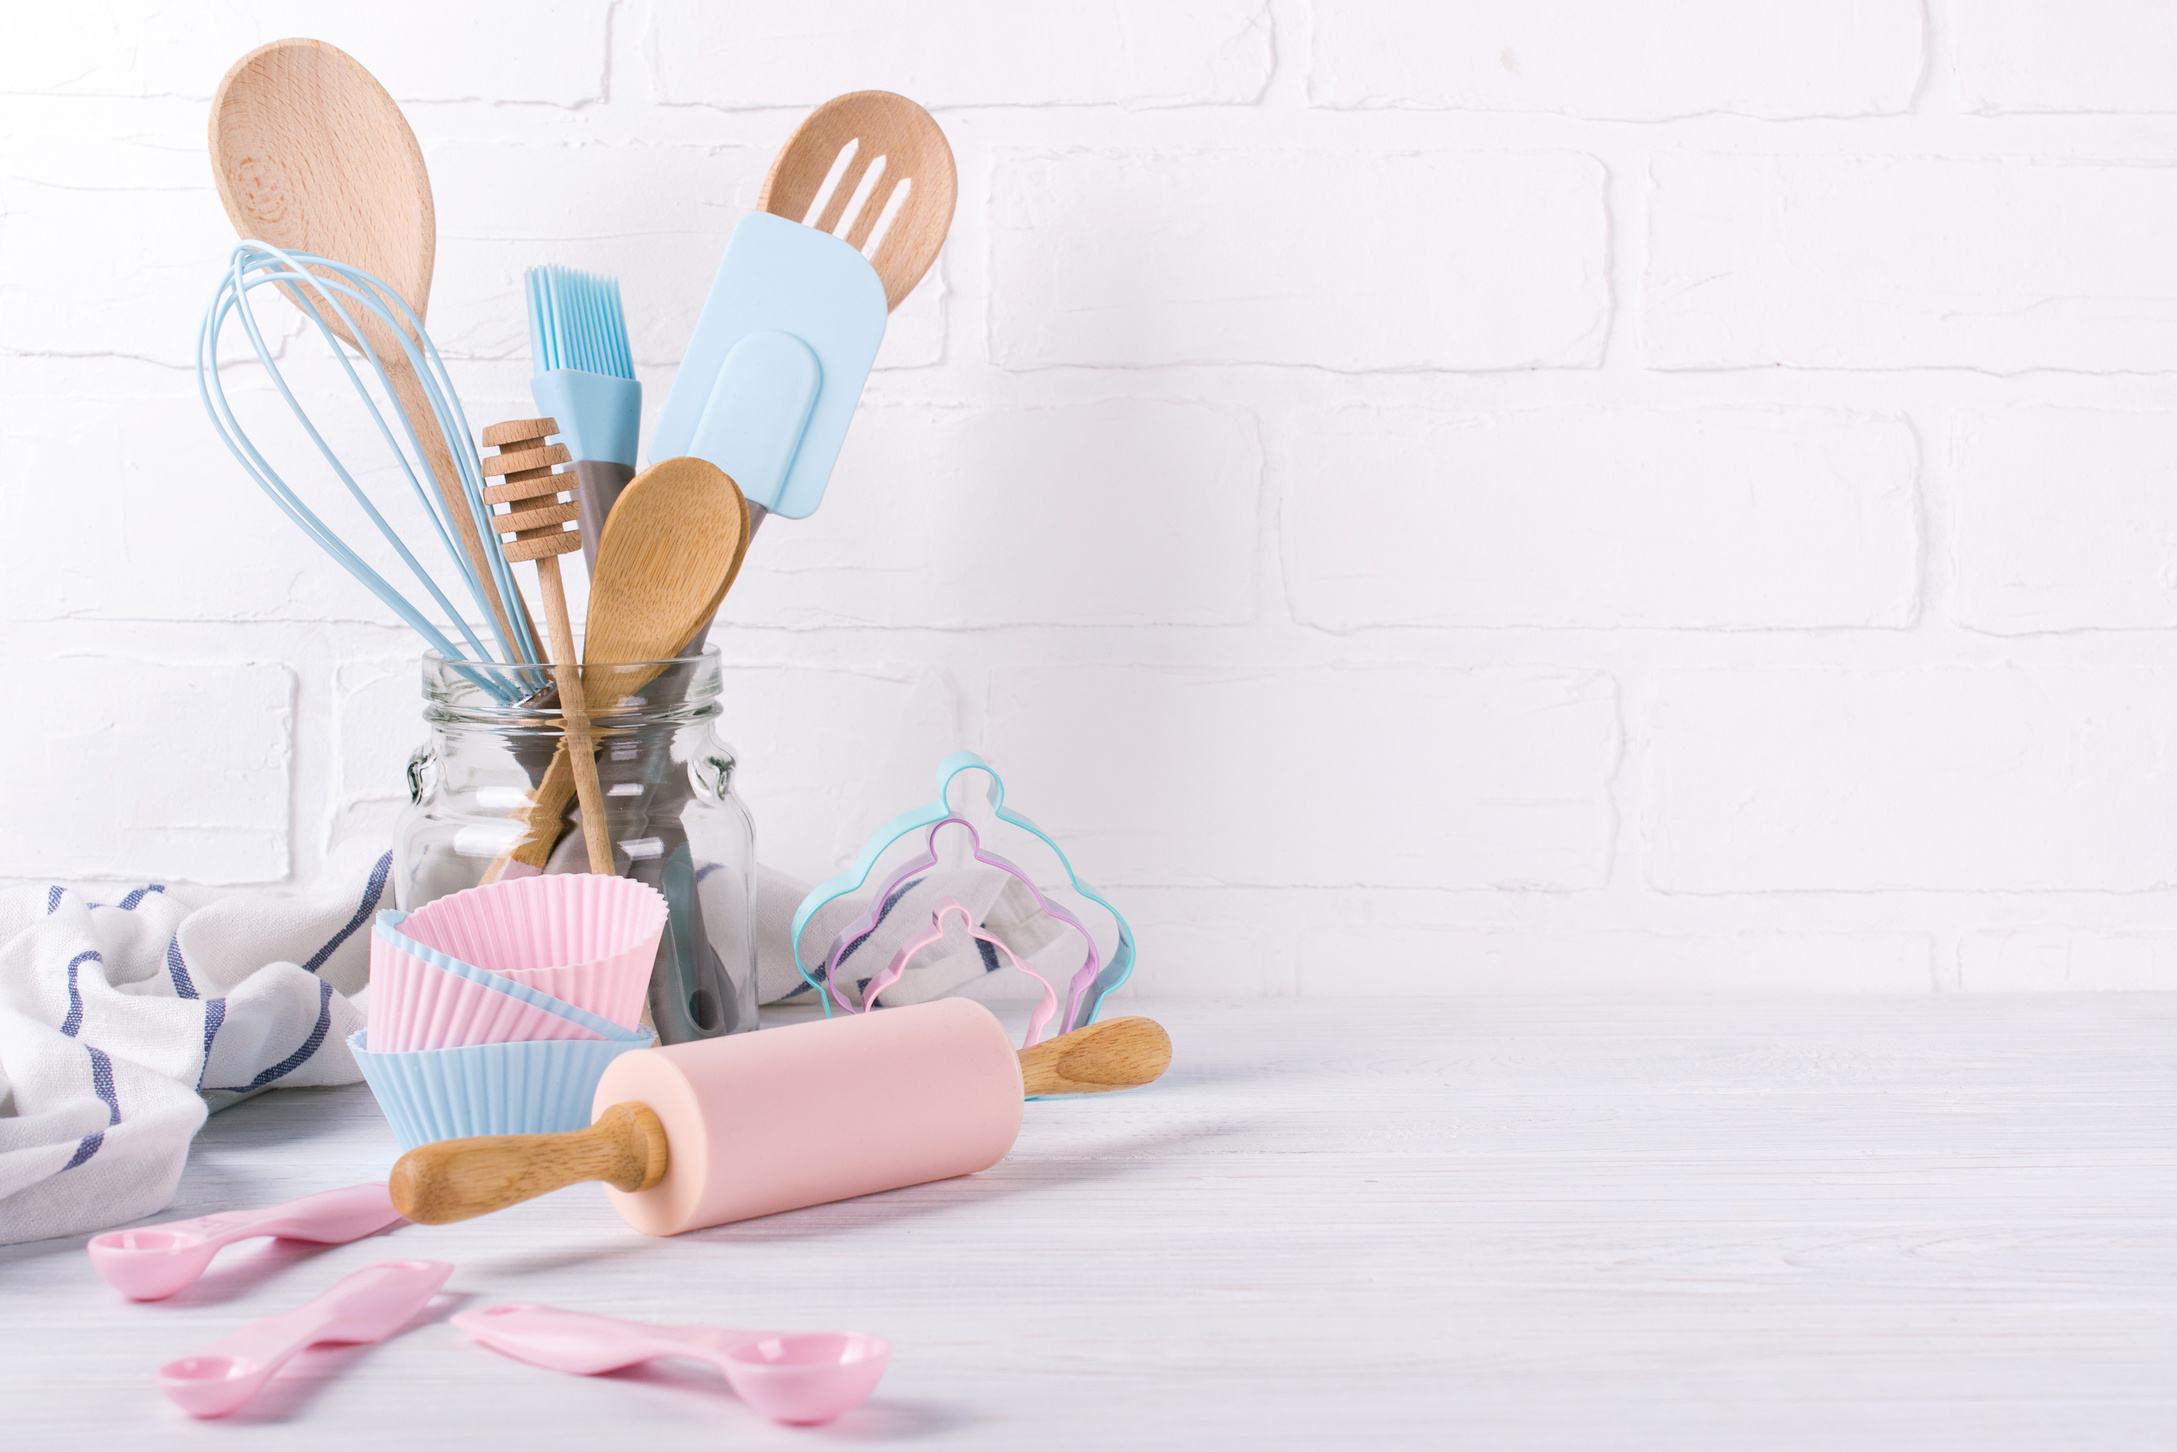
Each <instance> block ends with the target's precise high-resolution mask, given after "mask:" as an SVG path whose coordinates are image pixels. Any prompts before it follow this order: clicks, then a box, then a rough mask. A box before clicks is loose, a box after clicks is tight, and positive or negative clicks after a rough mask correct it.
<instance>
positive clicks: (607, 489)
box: [574, 459, 635, 577]
mask: <svg viewBox="0 0 2177 1452" xmlns="http://www.w3.org/2000/svg"><path fill="white" fill-rule="evenodd" d="M574 472H575V478H576V479H577V480H578V481H580V483H581V485H582V487H581V488H580V489H578V490H576V491H575V504H576V505H577V506H578V507H579V508H580V509H581V511H582V562H583V563H584V564H585V565H587V566H589V571H590V574H591V576H592V577H594V576H595V575H596V574H597V542H598V541H599V540H600V539H602V538H604V535H605V521H606V520H607V519H610V518H611V517H612V506H613V505H615V504H617V503H619V502H620V491H621V490H622V489H625V488H626V487H627V483H628V480H630V479H633V478H634V477H635V470H634V468H633V467H632V466H631V465H627V464H610V463H606V462H604V461H602V460H599V459H577V460H575V463H574Z"/></svg>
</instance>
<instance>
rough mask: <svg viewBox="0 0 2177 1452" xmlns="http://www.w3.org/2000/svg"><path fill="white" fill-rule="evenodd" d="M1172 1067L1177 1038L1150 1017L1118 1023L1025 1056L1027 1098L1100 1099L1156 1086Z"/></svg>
mask: <svg viewBox="0 0 2177 1452" xmlns="http://www.w3.org/2000/svg"><path fill="white" fill-rule="evenodd" d="M1171 1062H1172V1036H1171V1035H1170V1034H1168V1033H1166V1032H1164V1026H1163V1025H1162V1024H1160V1023H1158V1022H1157V1021H1156V1020H1155V1019H1151V1018H1115V1019H1111V1020H1109V1021H1107V1022H1105V1023H1096V1024H1090V1025H1089V1026H1088V1027H1087V1028H1081V1029H1075V1030H1074V1031H1073V1032H1072V1033H1070V1034H1060V1035H1059V1036H1058V1037H1057V1038H1055V1039H1047V1040H1045V1041H1044V1042H1043V1043H1040V1044H1037V1045H1036V1046H1035V1047H1033V1048H1028V1049H1022V1050H1021V1051H1020V1078H1021V1092H1022V1093H1023V1094H1101V1093H1103V1092H1104V1091H1105V1090H1107V1089H1131V1088H1134V1087H1135V1086H1136V1085H1139V1084H1147V1083H1150V1082H1152V1081H1154V1080H1155V1079H1156V1078H1157V1076H1158V1075H1160V1074H1162V1073H1163V1072H1164V1070H1165V1069H1166V1068H1167V1067H1168V1066H1169V1065H1170V1064H1171Z"/></svg>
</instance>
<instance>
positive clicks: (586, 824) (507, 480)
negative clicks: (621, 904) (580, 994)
mask: <svg viewBox="0 0 2177 1452" xmlns="http://www.w3.org/2000/svg"><path fill="white" fill-rule="evenodd" d="M558 432H559V422H558V420H556V419H549V418H525V419H516V420H515V421H513V422H512V423H500V424H493V425H492V426H491V427H490V428H487V429H485V430H484V442H485V443H486V444H488V445H491V446H492V447H494V448H495V449H497V451H498V452H497V453H495V454H494V455H493V456H492V457H491V458H488V459H486V460H484V477H486V478H487V479H488V478H494V477H496V478H498V479H499V481H500V482H498V483H497V484H493V485H490V486H488V487H486V489H485V490H484V499H485V500H486V502H488V503H491V504H505V505H507V506H508V511H507V513H505V514H499V515H494V516H493V517H492V521H491V523H492V529H493V531H494V533H497V534H509V533H511V534H512V535H513V536H514V538H512V539H511V540H508V541H506V542H505V543H504V545H503V546H502V548H504V549H505V551H506V562H507V563H508V564H510V565H514V564H519V563H521V562H522V561H523V560H534V561H535V562H536V566H537V589H538V593H539V594H541V595H543V596H544V619H545V623H546V625H547V627H548V628H549V629H550V632H551V639H552V656H551V661H552V679H553V680H555V681H557V682H558V683H559V715H560V720H561V721H563V722H564V723H566V735H565V738H564V740H565V754H566V755H567V757H568V758H569V759H570V760H571V761H572V762H573V763H574V782H575V794H576V795H577V796H578V797H579V798H580V799H581V802H582V843H583V846H584V847H586V848H587V849H588V850H589V854H590V871H592V872H595V873H598V874H600V875H602V876H605V877H612V876H614V875H616V874H617V872H618V869H617V868H616V867H614V866H613V862H612V827H611V824H610V823H609V822H608V821H607V820H606V818H605V791H604V788H603V787H602V786H601V785H599V783H598V780H597V751H596V747H595V746H594V745H593V744H592V743H591V741H590V716H589V708H588V705H587V703H586V702H585V700H584V698H583V683H582V668H581V666H580V665H579V664H578V663H577V661H578V657H577V656H576V655H575V648H574V628H573V627H572V626H570V625H569V624H568V623H567V595H566V591H565V590H564V589H563V588H562V587H561V585H560V580H559V557H560V556H561V555H564V554H571V553H573V552H574V551H576V550H578V549H580V548H582V525H581V514H582V506H581V505H580V504H579V503H576V502H574V501H572V500H570V501H569V502H567V503H565V504H562V503H560V502H559V495H560V494H561V493H562V492H565V493H573V492H574V491H575V490H577V489H579V488H580V487H581V480H580V479H578V478H577V477H576V476H575V475H573V474H571V473H568V474H562V473H559V472H558V471H557V469H556V467H555V466H557V465H560V464H564V463H566V462H567V460H568V454H567V446H566V445H565V444H547V443H546V442H545V440H546V439H548V438H550V437H551V436H552V435H553V434H556V433H558ZM570 523H571V524H573V525H574V528H573V529H567V528H564V526H565V525H568V524H570Z"/></svg>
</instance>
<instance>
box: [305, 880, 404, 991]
mask: <svg viewBox="0 0 2177 1452" xmlns="http://www.w3.org/2000/svg"><path fill="white" fill-rule="evenodd" d="M392 872H393V854H392V853H391V852H388V853H386V855H385V856H383V857H381V858H379V859H378V865H377V866H376V867H373V868H372V869H371V870H370V883H369V885H367V886H366V887H365V888H364V889H363V905H362V906H361V907H359V908H357V909H356V910H355V916H354V917H352V918H349V919H348V925H347V926H346V927H344V928H342V929H341V930H340V931H339V932H337V933H335V934H333V940H332V941H331V942H330V943H327V944H326V945H325V946H324V947H322V948H320V949H318V950H317V951H316V952H315V953H313V954H311V955H310V961H309V962H307V963H305V964H303V965H302V968H303V971H304V972H305V973H315V972H317V970H318V969H320V968H322V967H324V966H325V960H326V959H328V958H330V957H332V956H333V954H334V953H335V952H337V951H338V950H339V948H340V945H341V944H342V943H345V942H346V941H348V939H350V938H352V937H354V936H355V930H356V929H357V928H360V927H361V926H363V924H365V923H367V922H369V921H370V915H371V914H372V913H373V912H376V911H377V909H378V899H379V898H381V897H383V896H385V890H386V878H387V877H389V876H390V875H391V874H392Z"/></svg>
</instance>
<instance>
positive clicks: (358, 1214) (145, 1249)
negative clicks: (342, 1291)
mask: <svg viewBox="0 0 2177 1452" xmlns="http://www.w3.org/2000/svg"><path fill="white" fill-rule="evenodd" d="M400 1223H401V1213H400V1212H399V1211H398V1210H395V1209H394V1208H393V1201H392V1200H391V1199H389V1198H387V1195H386V1187H385V1186H384V1185H382V1184H379V1185H355V1186H351V1187H350V1188H348V1189H345V1190H327V1191H326V1192H325V1193H324V1194H322V1195H305V1196H303V1197H302V1198H301V1199H300V1200H290V1201H288V1202H287V1203H286V1204H284V1205H270V1206H267V1207H266V1208H264V1209H262V1210H246V1211H239V1212H235V1213H232V1214H226V1215H201V1216H198V1217H197V1218H196V1219H194V1220H169V1221H167V1222H166V1223H165V1224H164V1225H147V1226H144V1227H143V1228H142V1229H140V1230H109V1231H107V1232H106V1233H105V1234H104V1235H94V1236H92V1237H91V1241H90V1244H89V1245H88V1246H87V1247H86V1249H87V1250H89V1252H90V1255H91V1267H92V1269H94V1270H96V1271H97V1272H98V1274H99V1277H100V1278H101V1279H102V1280H104V1281H105V1282H106V1284H107V1285H109V1286H112V1287H113V1288H114V1289H115V1290H117V1291H119V1292H120V1293H121V1294H122V1295H124V1296H127V1297H128V1298H129V1299H130V1300H132V1301H163V1300H165V1299H166V1298H167V1297H168V1296H171V1295H173V1294H174V1293H175V1292H176V1291H180V1290H184V1289H186V1288H188V1287H189V1286H192V1285H194V1284H195V1283H196V1279H197V1277H198V1276H201V1275H203V1274H204V1268H205V1267H206V1266H208V1265H210V1264H211V1263H212V1257H213V1256H215V1255H217V1254H219V1252H220V1251H222V1250H224V1249H225V1248H226V1247H228V1246H230V1245H233V1244H234V1243H235V1242H237V1241H242V1240H255V1239H258V1238H260V1237H264V1236H275V1237H279V1238H282V1239H286V1240H310V1241H315V1242H317V1243H318V1244H320V1245H345V1244H347V1243H348V1242H349V1241H351V1240H361V1239H362V1238H363V1237H364V1236H366V1235H376V1234H377V1233H378V1232H379V1231H381V1230H389V1229H391V1228H392V1227H393V1226H396V1225H398V1224H400Z"/></svg>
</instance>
